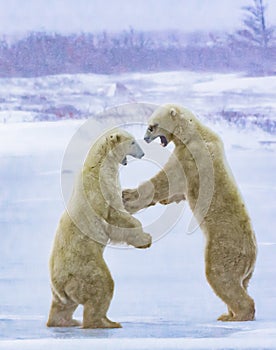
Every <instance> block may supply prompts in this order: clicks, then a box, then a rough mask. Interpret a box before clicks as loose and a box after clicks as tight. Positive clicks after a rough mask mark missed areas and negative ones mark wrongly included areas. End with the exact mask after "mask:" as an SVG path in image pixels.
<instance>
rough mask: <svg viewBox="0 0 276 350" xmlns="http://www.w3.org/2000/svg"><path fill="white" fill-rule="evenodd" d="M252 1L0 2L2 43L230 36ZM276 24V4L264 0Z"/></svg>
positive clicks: (58, 0)
mask: <svg viewBox="0 0 276 350" xmlns="http://www.w3.org/2000/svg"><path fill="white" fill-rule="evenodd" d="M251 3H253V0H0V37H1V36H2V35H5V34H22V33H25V32H29V31H38V30H46V31H54V32H62V33H71V32H81V31H83V32H94V31H102V30H106V31H120V30H124V29H128V28H129V27H133V28H134V29H137V30H145V31H147V30H166V29H177V30H180V31H194V30H226V31H231V30H233V29H236V28H238V27H239V26H240V23H241V18H242V11H241V7H242V6H244V5H247V4H251ZM266 3H267V4H268V5H269V7H268V12H267V16H268V20H269V22H270V24H275V23H276V0H266Z"/></svg>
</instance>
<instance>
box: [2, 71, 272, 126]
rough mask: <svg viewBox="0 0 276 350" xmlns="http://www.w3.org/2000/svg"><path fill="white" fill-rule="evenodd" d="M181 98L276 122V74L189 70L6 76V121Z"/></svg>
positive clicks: (205, 109)
mask: <svg viewBox="0 0 276 350" xmlns="http://www.w3.org/2000/svg"><path fill="white" fill-rule="evenodd" d="M164 101H166V102H168V101H171V102H176V103H180V104H181V105H185V106H186V107H188V108H190V109H192V110H193V111H194V112H196V113H197V114H199V115H201V116H203V117H204V116H208V117H209V118H215V117H216V116H217V115H221V114H222V113H224V114H227V113H238V116H239V118H241V117H242V115H243V116H245V117H246V120H248V121H250V120H251V121H254V120H255V118H256V116H258V117H259V118H260V117H261V118H264V119H266V118H269V119H270V120H271V119H272V120H274V121H275V120H276V117H275V115H276V103H275V101H276V77H275V76H269V77H247V76H245V75H244V74H242V73H239V74H237V73H235V74H212V73H205V72H201V73H197V72H187V71H175V72H161V73H152V74H149V73H126V74H120V75H95V74H75V75H56V76H46V77H38V78H1V79H0V122H1V121H4V122H7V123H8V122H15V121H32V120H45V119H47V120H49V119H53V120H55V119H61V118H64V117H67V118H68V117H74V118H76V117H77V118H79V117H88V116H91V115H93V114H95V113H98V112H102V111H103V110H104V109H106V108H107V107H112V106H116V105H118V104H121V103H129V102H148V103H155V104H162V103H164Z"/></svg>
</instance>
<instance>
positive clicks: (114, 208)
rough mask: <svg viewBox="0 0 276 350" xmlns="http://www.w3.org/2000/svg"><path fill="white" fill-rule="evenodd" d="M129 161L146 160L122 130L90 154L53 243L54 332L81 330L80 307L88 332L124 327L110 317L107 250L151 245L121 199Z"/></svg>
mask: <svg viewBox="0 0 276 350" xmlns="http://www.w3.org/2000/svg"><path fill="white" fill-rule="evenodd" d="M126 155H132V156H134V157H136V158H141V157H142V156H143V155H144V154H143V152H142V150H141V148H140V147H139V145H138V144H137V143H136V141H135V140H134V138H133V137H132V136H131V135H130V134H128V133H126V132H123V131H121V130H115V131H114V130H113V131H112V132H110V133H108V134H107V135H105V136H102V137H101V138H100V139H99V140H98V141H97V142H96V143H95V144H94V145H93V147H92V148H91V150H90V151H89V154H88V156H87V158H86V161H85V163H84V166H83V169H82V172H81V174H80V176H79V178H78V179H77V181H76V185H75V187H74V191H73V194H72V197H71V199H70V202H69V204H68V207H67V211H65V212H64V214H63V215H62V218H61V220H60V223H59V226H58V229H57V232H56V237H55V240H54V245H53V249H52V254H51V258H50V274H51V287H52V294H53V300H52V305H51V309H50V314H49V319H48V322H47V325H48V326H49V327H71V326H78V325H79V322H78V321H76V320H74V319H73V318H72V315H73V313H74V311H75V309H76V308H77V306H78V305H79V304H81V305H83V307H84V310H83V327H84V328H116V327H120V324H119V323H116V322H112V321H110V320H109V319H108V318H107V316H106V313H107V311H108V308H109V304H110V302H111V299H112V296H113V289H114V282H113V279H112V277H111V274H110V272H109V269H108V267H107V265H106V263H105V261H104V259H103V251H104V248H105V245H106V244H107V243H108V242H109V241H113V242H125V243H127V244H130V245H133V246H135V247H137V248H146V247H149V246H150V245H151V236H150V235H148V234H146V233H144V232H143V229H142V226H141V223H140V222H139V221H138V220H137V219H135V218H134V217H132V216H131V215H130V214H129V213H128V212H127V211H126V210H125V209H124V206H123V202H122V199H121V188H120V184H119V180H118V168H119V164H120V163H122V164H124V165H125V164H126Z"/></svg>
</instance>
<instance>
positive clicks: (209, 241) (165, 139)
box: [123, 104, 257, 321]
mask: <svg viewBox="0 0 276 350" xmlns="http://www.w3.org/2000/svg"><path fill="white" fill-rule="evenodd" d="M157 137H160V139H161V144H162V145H163V146H166V145H167V144H168V143H169V142H170V141H173V142H174V144H175V149H174V152H173V154H172V155H171V158H170V159H169V160H168V162H167V164H166V165H165V166H164V168H163V170H161V171H160V172H159V173H158V174H157V175H156V176H155V177H153V178H152V179H150V180H149V181H147V182H145V183H143V184H141V185H140V186H139V187H138V189H133V190H131V189H129V190H125V191H123V199H124V204H125V208H126V209H127V210H128V211H129V212H131V213H134V212H136V211H138V210H140V209H141V208H144V207H148V206H150V205H154V204H156V203H157V202H160V203H163V204H168V203H171V202H179V201H181V200H183V199H187V200H188V202H189V205H190V207H191V209H192V211H193V214H194V217H195V219H196V221H197V222H198V224H199V225H200V227H201V229H202V231H203V232H204V234H205V237H206V249H205V264H206V277H207V280H208V282H209V283H210V285H211V286H212V288H213V290H214V291H215V293H216V294H217V296H218V297H220V298H221V299H222V300H223V301H224V302H225V303H226V305H227V306H228V313H227V314H223V315H221V316H220V317H219V318H218V320H221V321H247V320H253V319H254V315H255V306H254V301H253V299H252V298H251V297H250V296H249V295H248V293H247V286H248V283H249V280H250V278H251V276H252V273H253V270H254V265H255V261H256V254H257V247H256V239H255V235H254V232H253V230H252V227H251V223H250V219H249V216H248V213H247V210H246V208H245V205H244V202H243V200H242V197H241V195H240V193H239V190H238V188H237V185H236V182H235V180H234V178H233V175H232V173H231V170H230V168H229V167H228V164H227V161H226V158H225V155H224V149H223V144H222V141H221V140H220V138H219V137H218V136H217V135H216V134H215V133H214V132H213V131H211V130H210V129H209V128H207V127H206V126H205V125H203V124H202V123H201V122H200V121H199V120H197V119H196V118H195V116H194V115H193V114H192V113H191V112H189V111H188V110H186V109H184V108H182V107H179V106H176V105H172V104H171V105H165V106H163V107H159V108H157V110H156V111H155V112H154V113H153V114H152V116H151V118H150V120H149V127H148V129H147V132H146V134H145V138H144V139H145V141H146V142H148V143H149V142H151V141H153V140H154V139H155V138H157Z"/></svg>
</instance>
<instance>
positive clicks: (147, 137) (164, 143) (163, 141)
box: [144, 133, 168, 147]
mask: <svg viewBox="0 0 276 350" xmlns="http://www.w3.org/2000/svg"><path fill="white" fill-rule="evenodd" d="M157 137H160V141H161V146H163V147H166V146H167V144H168V140H167V138H166V137H165V136H164V135H157V136H152V135H148V133H146V134H145V137H144V140H145V141H146V142H147V143H151V142H152V141H153V140H155V139H157Z"/></svg>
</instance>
